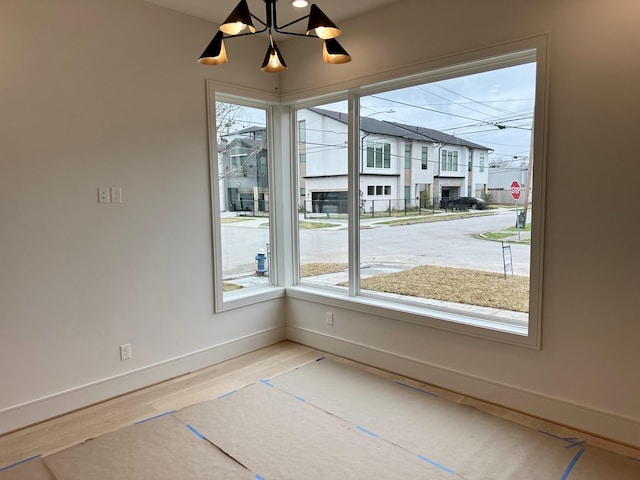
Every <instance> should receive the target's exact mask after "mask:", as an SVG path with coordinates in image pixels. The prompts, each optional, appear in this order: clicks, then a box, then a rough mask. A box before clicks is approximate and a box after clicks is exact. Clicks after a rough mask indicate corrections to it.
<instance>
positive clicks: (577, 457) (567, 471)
mask: <svg viewBox="0 0 640 480" xmlns="http://www.w3.org/2000/svg"><path fill="white" fill-rule="evenodd" d="M583 453H584V447H583V448H581V449H580V451H579V452H578V453H576V455H575V456H574V457H573V460H571V462H570V463H569V465H567V468H566V469H565V471H564V473H563V474H562V476H561V477H560V480H567V478H568V477H569V474H570V473H571V470H573V467H575V466H576V463H578V460H580V457H581V456H582V454H583Z"/></svg>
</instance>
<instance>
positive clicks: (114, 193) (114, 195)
mask: <svg viewBox="0 0 640 480" xmlns="http://www.w3.org/2000/svg"><path fill="white" fill-rule="evenodd" d="M109 190H110V191H111V203H122V188H121V187H111V188H110V189H109Z"/></svg>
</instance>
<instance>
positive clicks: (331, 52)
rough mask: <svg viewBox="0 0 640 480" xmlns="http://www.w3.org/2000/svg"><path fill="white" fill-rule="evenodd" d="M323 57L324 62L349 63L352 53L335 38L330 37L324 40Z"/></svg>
mask: <svg viewBox="0 0 640 480" xmlns="http://www.w3.org/2000/svg"><path fill="white" fill-rule="evenodd" d="M322 59H323V60H324V63H331V64H337V63H349V62H350V61H351V55H349V54H348V53H347V51H346V50H345V49H344V48H342V45H340V44H339V43H338V41H337V40H336V39H335V38H329V39H327V40H325V41H324V42H322Z"/></svg>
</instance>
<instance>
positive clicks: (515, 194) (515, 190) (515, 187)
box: [511, 180, 522, 200]
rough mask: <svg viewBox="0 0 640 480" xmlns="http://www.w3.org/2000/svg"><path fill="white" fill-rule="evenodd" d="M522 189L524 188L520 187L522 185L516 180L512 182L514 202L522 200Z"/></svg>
mask: <svg viewBox="0 0 640 480" xmlns="http://www.w3.org/2000/svg"><path fill="white" fill-rule="evenodd" d="M521 189H522V187H520V184H519V183H518V182H517V181H515V180H514V181H513V182H511V196H512V197H513V199H514V200H518V199H519V198H520V191H521Z"/></svg>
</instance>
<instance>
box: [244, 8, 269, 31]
mask: <svg viewBox="0 0 640 480" xmlns="http://www.w3.org/2000/svg"><path fill="white" fill-rule="evenodd" d="M249 15H251V17H252V18H253V19H254V20H257V21H258V23H260V24H262V26H264V28H263V29H262V30H260V32H264V31H265V30H266V29H267V28H269V25H267V24H266V23H264V22H263V21H262V19H260V18H259V17H257V16H255V15H254V14H253V13H251V12H249ZM255 33H259V32H255Z"/></svg>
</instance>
